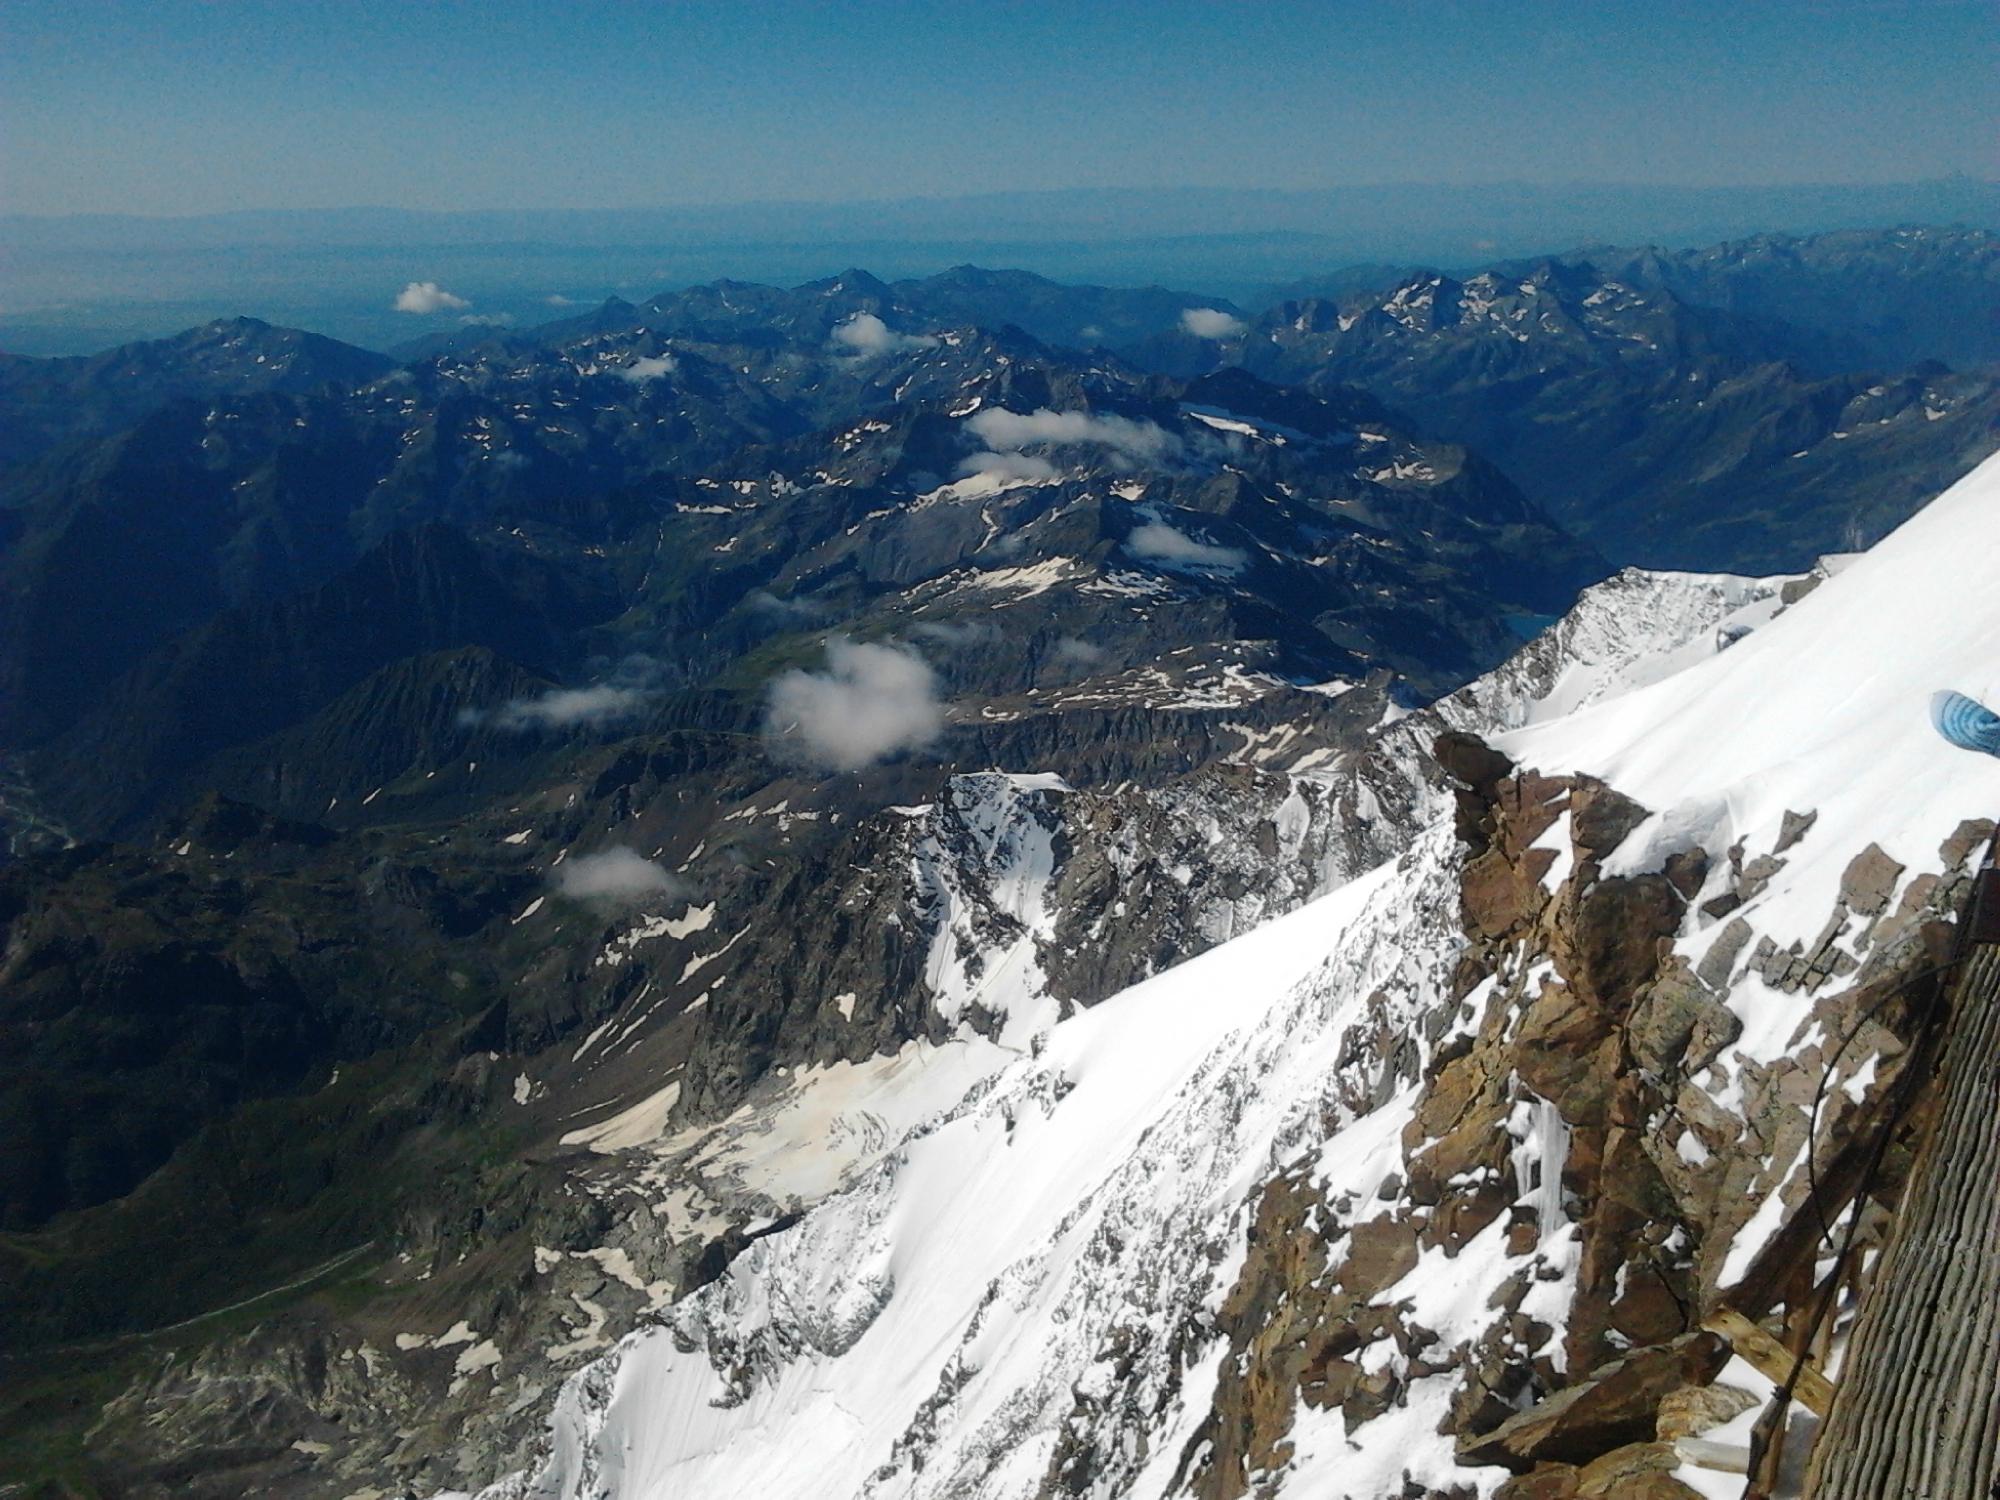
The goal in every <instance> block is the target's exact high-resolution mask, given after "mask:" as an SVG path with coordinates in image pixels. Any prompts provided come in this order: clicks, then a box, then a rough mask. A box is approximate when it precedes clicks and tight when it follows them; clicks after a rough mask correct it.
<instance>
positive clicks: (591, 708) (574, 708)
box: [493, 682, 652, 729]
mask: <svg viewBox="0 0 2000 1500" xmlns="http://www.w3.org/2000/svg"><path fill="white" fill-rule="evenodd" d="M651 696H652V695H651V694H650V693H649V692H647V691H646V690H645V689H643V688H635V687H620V686H617V685H615V684H612V683H608V682H599V683H593V684H592V685H591V686H589V687H580V688H555V689H552V690H551V691H549V692H546V693H543V694H542V695H541V696H540V697H539V698H516V699H515V700H514V701H513V702H512V703H507V704H503V705H502V706H501V707H500V708H498V709H496V710H495V711H494V714H493V722H494V723H495V724H497V725H498V726H499V727H500V728H502V729H570V728H574V727H576V726H578V725H585V726H590V725H597V724H610V723H613V722H615V721H617V720H619V719H628V718H630V717H631V716H632V715H633V714H636V713H637V712H639V710H640V709H642V708H644V707H645V705H646V700H647V699H648V698H650V697H651Z"/></svg>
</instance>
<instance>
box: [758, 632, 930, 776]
mask: <svg viewBox="0 0 2000 1500" xmlns="http://www.w3.org/2000/svg"><path fill="white" fill-rule="evenodd" d="M764 724H765V730H766V732H767V733H768V734H769V735H770V736H771V737H772V739H773V740H775V741H776V742H777V743H778V745H779V746H780V747H781V748H782V749H785V750H789V751H791V752H793V753H795V754H797V755H798V756H799V757H800V758H802V759H804V760H807V761H809V762H811V763H813V764H815V765H819V766H824V767H825V768H827V769H828V770H834V771H858V770H860V769H861V768H862V767H863V766H869V765H873V764H874V763H875V762H876V761H879V760H886V759H887V758H888V757H889V756H892V755H895V754H898V753H899V752H901V751H904V750H917V749H921V748H922V747H923V746H925V745H928V744H930V743H931V741H933V740H935V739H936V738H937V737H938V735H939V734H941V733H942V732H943V731H944V707H943V705H942V704H940V703H939V702H938V696H937V677H936V675H935V674H934V673H933V672H932V671H931V669H930V667H929V665H928V664H927V663H926V662H925V661H924V659H923V658H922V657H921V656H918V655H917V654H916V653H915V652H914V651H906V650H903V649H902V648H900V647H896V646H878V645H872V644H866V643H857V642H854V641H849V640H839V639H836V640H832V641H829V642H828V643H827V647H826V670H825V671H824V672H804V671H793V672H787V673H785V674H784V675H783V676H781V677H779V678H778V679H777V680H776V681H774V682H773V683H772V684H771V698H770V704H769V707H768V709H767V711H766V714H765V720H764Z"/></svg>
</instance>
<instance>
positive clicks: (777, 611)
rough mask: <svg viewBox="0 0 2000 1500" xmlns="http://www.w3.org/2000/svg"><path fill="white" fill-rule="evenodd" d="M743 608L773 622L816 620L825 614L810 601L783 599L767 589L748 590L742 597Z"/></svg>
mask: <svg viewBox="0 0 2000 1500" xmlns="http://www.w3.org/2000/svg"><path fill="white" fill-rule="evenodd" d="M743 607H744V608H745V609H747V610H749V611H750V612H751V613H752V614H756V615H766V616H769V617H770V618H771V619H774V620H817V619H818V618H819V617H820V616H821V615H823V614H825V613H826V611H825V610H824V609H823V608H821V607H820V606H819V605H817V604H815V603H814V602H813V601H812V600H810V599H785V598H781V597H779V596H778V595H777V594H774V593H772V592H771V591H770V590H769V589H752V590H750V592H749V593H747V594H745V595H744V596H743Z"/></svg>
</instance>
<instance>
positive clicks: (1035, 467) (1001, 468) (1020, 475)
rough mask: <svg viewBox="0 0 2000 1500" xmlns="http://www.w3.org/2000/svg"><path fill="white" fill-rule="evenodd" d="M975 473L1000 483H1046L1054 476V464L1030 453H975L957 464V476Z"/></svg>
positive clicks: (964, 477) (969, 476)
mask: <svg viewBox="0 0 2000 1500" xmlns="http://www.w3.org/2000/svg"><path fill="white" fill-rule="evenodd" d="M975 475H980V476H984V477H985V478H988V479H993V480H996V481H998V482H1000V483H1002V484H1046V483H1048V481H1049V480H1051V479H1054V478H1055V477H1056V466H1055V465H1054V464H1052V463H1050V462H1049V461H1048V460H1047V459H1046V458H1037V457H1036V456H1035V455H1034V454H1032V453H993V452H990V451H989V452H986V453H975V454H973V455H972V457H970V458H968V459H967V460H965V462H964V463H962V464H960V465H959V466H958V477H959V478H960V479H970V478H972V477H973V476H975Z"/></svg>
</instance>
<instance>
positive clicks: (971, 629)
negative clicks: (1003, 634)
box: [910, 620, 1000, 651]
mask: <svg viewBox="0 0 2000 1500" xmlns="http://www.w3.org/2000/svg"><path fill="white" fill-rule="evenodd" d="M910 634H911V635H914V636H916V637H918V638H919V639H921V640H926V641H936V642H937V643H938V644H939V645H940V646H943V647H944V648H945V649H946V650H949V651H962V650H964V649H965V648H966V647H967V646H983V645H985V644H986V643H987V642H989V641H996V640H998V639H999V638H1000V632H999V631H998V630H996V629H994V627H993V626H992V625H990V624H987V623H986V622H984V621H980V620H966V621H962V622H959V623H953V622H951V621H947V620H924V621H922V622H921V623H919V624H916V625H912V626H911V627H910Z"/></svg>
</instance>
